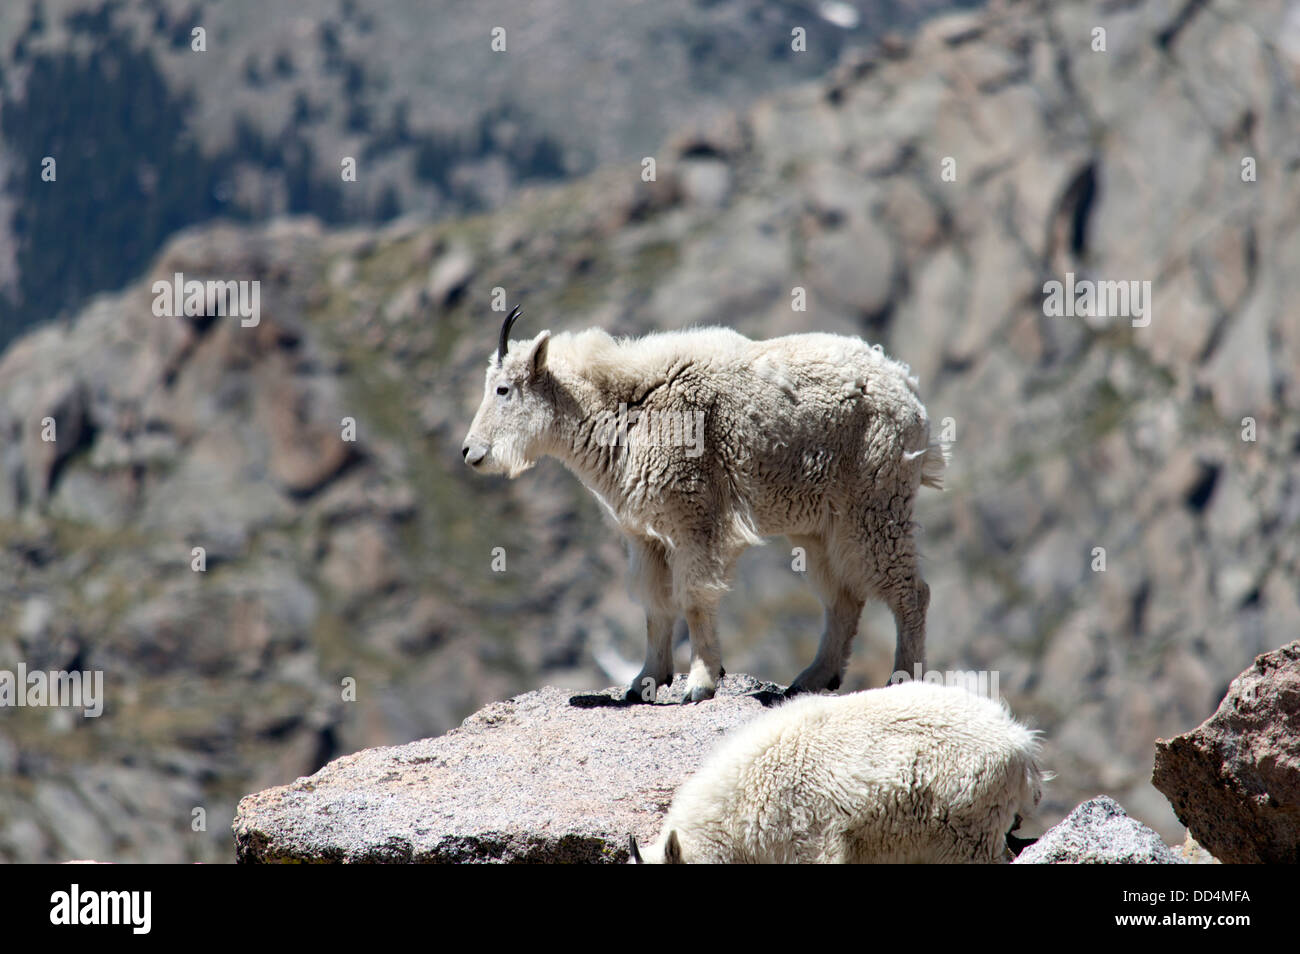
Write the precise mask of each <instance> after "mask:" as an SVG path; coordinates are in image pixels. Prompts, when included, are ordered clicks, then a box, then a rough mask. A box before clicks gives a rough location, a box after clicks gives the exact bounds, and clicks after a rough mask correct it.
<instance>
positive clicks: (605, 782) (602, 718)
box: [234, 675, 781, 863]
mask: <svg viewBox="0 0 1300 954" xmlns="http://www.w3.org/2000/svg"><path fill="white" fill-rule="evenodd" d="M685 682H686V677H685V676H684V675H679V676H678V677H677V680H676V682H675V683H674V684H673V685H672V686H671V687H666V688H661V689H660V691H659V698H660V700H661V702H660V704H658V705H632V706H629V705H625V704H624V703H622V701H621V697H622V693H623V691H622V690H621V689H610V690H607V691H605V692H601V693H575V692H573V691H572V690H566V689H556V688H554V687H547V688H545V689H539V690H537V691H535V692H529V693H526V694H524V695H522V696H516V697H515V698H513V699H510V700H508V701H506V702H496V703H492V704H491V705H489V706H487V707H485V708H483V709H481V710H479V711H478V712H476V713H475V714H474V715H472V716H470V717H469V718H468V719H466V720H465V721H464V723H462V724H461V725H460V727H459V728H455V729H452V730H451V731H450V732H448V733H446V734H445V735H442V736H439V737H438V738H434V739H422V740H421V741H419V742H412V743H410V744H408V745H402V746H397V747H393V748H379V749H367V750H366V751H363V752H358V753H356V754H355V755H349V756H345V757H344V758H341V759H336V760H335V761H333V762H331V763H330V764H329V765H327V766H325V767H324V768H323V769H321V770H320V771H319V772H317V773H316V774H315V775H312V776H310V777H308V778H300V779H298V780H297V781H296V782H294V783H293V784H291V785H284V786H280V787H278V788H272V789H268V790H267V791H264V792H258V793H257V794H255V795H249V796H248V797H247V798H245V799H243V800H242V801H241V802H240V803H239V809H238V812H237V813H236V816H235V823H234V832H235V844H236V847H237V850H238V857H239V860H240V861H241V862H249V863H252V862H294V861H334V862H435V863H452V862H536V863H564V862H606V863H618V862H623V861H626V860H627V839H628V835H629V834H634V835H636V837H637V839H638V840H640V841H641V842H643V843H644V842H646V841H649V840H652V839H653V838H654V837H655V836H656V835H657V834H658V825H659V820H660V818H661V817H662V816H663V814H664V813H665V812H666V811H667V810H668V806H669V804H670V803H671V802H672V797H673V793H674V792H675V791H676V790H677V786H678V785H680V784H681V782H682V781H684V780H685V779H686V777H687V776H689V775H690V774H691V773H693V772H694V771H695V769H696V768H698V767H699V765H700V763H701V761H702V760H703V759H704V758H705V757H706V756H707V755H708V753H709V752H710V751H711V750H712V748H713V746H714V745H715V744H716V743H717V742H718V740H719V739H720V738H721V737H722V736H723V734H724V733H726V731H727V730H728V729H731V728H732V727H734V726H737V725H740V724H741V723H743V722H746V721H748V720H749V719H752V718H754V717H755V716H756V715H758V714H759V713H761V712H762V711H763V708H764V706H763V700H764V699H766V700H769V701H771V700H772V699H774V698H775V697H776V696H777V694H778V693H779V692H780V690H781V687H780V686H777V685H775V684H772V683H764V682H760V681H759V680H756V679H754V678H752V677H750V676H745V675H729V676H727V677H725V678H724V679H723V680H722V684H721V688H720V690H719V692H718V695H717V697H716V698H714V699H713V700H712V701H711V702H709V703H708V704H707V705H680V704H677V702H676V700H679V699H680V698H681V695H682V691H683V687H684V685H685ZM669 700H672V701H671V702H670V701H669Z"/></svg>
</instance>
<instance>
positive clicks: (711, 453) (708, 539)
mask: <svg viewBox="0 0 1300 954" xmlns="http://www.w3.org/2000/svg"><path fill="white" fill-rule="evenodd" d="M518 315H519V309H518V308H516V309H515V310H514V311H512V312H511V313H510V315H509V316H508V317H507V318H506V320H505V322H504V323H503V325H502V327H501V337H500V340H499V342H498V345H497V351H496V354H495V355H494V356H493V357H492V358H491V359H490V360H489V362H488V369H487V382H486V385H485V388H484V393H483V403H482V405H480V407H479V409H478V413H477V414H476V415H475V416H474V421H473V423H472V424H471V425H470V429H469V434H468V435H467V436H466V438H465V442H464V445H463V447H462V450H461V453H462V456H463V457H464V459H465V462H466V463H467V464H469V465H470V466H471V467H473V468H474V469H476V470H479V471H482V472H486V473H504V474H506V475H508V476H510V477H515V476H517V475H518V474H520V473H522V472H523V471H524V470H526V469H528V468H529V467H531V466H532V465H533V464H534V463H535V462H536V460H537V459H538V458H539V457H540V456H542V455H546V454H549V455H551V456H554V457H557V458H559V459H560V460H561V461H562V462H563V463H564V464H565V465H566V466H567V467H568V468H569V469H570V470H572V471H573V472H574V473H575V474H576V475H577V476H578V478H579V479H580V480H581V481H582V482H583V483H584V484H585V485H586V486H587V487H588V489H590V490H591V491H592V493H594V494H595V496H596V498H597V499H598V500H599V501H600V502H601V504H603V505H604V508H605V510H606V511H607V512H608V513H609V514H610V516H612V518H613V519H614V521H615V522H616V523H617V524H618V526H619V527H620V528H621V529H622V531H623V533H624V534H625V535H626V537H627V540H628V545H629V549H630V551H631V563H632V577H633V591H634V593H635V595H636V596H637V597H638V599H639V600H640V601H641V602H642V603H643V605H644V606H645V610H646V625H647V650H646V660H645V666H644V668H643V669H642V670H641V672H640V674H638V675H637V677H636V678H635V680H634V681H633V684H632V686H631V688H630V689H629V690H628V692H627V698H628V700H629V701H638V700H641V701H649V702H653V701H655V690H656V689H657V688H658V687H659V686H662V685H666V684H668V683H671V682H672V678H673V661H672V631H673V623H674V622H675V621H676V619H677V617H678V616H679V615H685V617H686V622H687V624H688V626H689V628H690V639H691V667H690V674H689V677H688V680H687V683H686V697H685V699H684V700H683V701H694V702H698V701H700V700H703V699H707V698H710V697H711V696H712V695H713V693H714V690H715V689H716V687H717V683H718V680H719V679H720V678H721V677H722V675H723V669H722V655H721V652H720V651H719V648H718V640H717V635H716V633H715V630H714V621H715V616H716V610H717V605H718V601H719V599H720V597H721V595H722V593H723V592H724V591H725V590H726V589H727V585H728V581H729V579H730V576H731V572H732V569H733V567H734V566H735V564H736V560H737V559H738V558H739V557H740V554H741V553H742V552H743V551H744V550H745V549H746V548H747V547H749V546H752V545H754V544H758V543H762V537H764V536H770V535H773V534H785V535H786V536H788V537H789V538H790V540H791V541H792V542H793V543H794V544H795V545H796V546H797V547H801V548H802V549H803V551H804V553H805V554H806V560H807V567H808V569H809V571H810V576H811V577H812V582H813V585H814V586H815V587H816V588H817V590H818V592H819V594H820V596H821V598H822V601H823V603H824V604H825V608H826V619H825V630H824V632H823V634H822V639H821V645H820V647H819V648H818V650H817V656H816V658H815V659H814V660H813V662H812V664H811V665H810V666H809V667H808V668H807V669H805V670H804V671H803V672H802V673H801V674H800V675H799V677H798V678H797V679H795V681H794V683H793V684H792V685H791V687H790V692H791V693H792V694H794V693H797V692H800V691H805V690H808V691H816V690H821V689H835V688H837V687H838V686H839V684H840V680H841V678H842V676H843V674H844V669H845V667H846V666H847V665H848V655H849V650H850V647H851V645H852V642H853V637H854V636H855V635H856V634H857V628H858V617H859V616H860V615H861V612H862V607H863V604H864V602H865V601H866V600H867V599H868V598H870V597H875V598H879V599H882V600H884V601H885V602H886V603H887V604H888V605H889V607H890V609H891V610H892V611H893V614H894V619H895V622H896V625H897V630H898V641H897V649H896V652H895V656H894V668H895V670H899V669H901V670H905V671H907V672H912V670H913V667H914V666H915V665H916V664H917V663H921V664H924V662H925V614H926V609H927V607H928V606H929V601H930V588H929V587H928V586H927V585H926V583H925V581H924V580H923V579H922V578H921V572H920V569H919V567H918V564H917V552H916V545H915V542H914V540H913V524H912V503H913V500H914V498H915V496H916V491H917V488H918V487H919V486H920V485H921V484H926V485H928V486H931V487H939V486H941V477H942V474H943V469H944V466H945V464H946V461H947V448H946V447H945V446H943V445H941V444H939V443H938V442H937V441H931V440H930V422H929V418H928V417H927V416H926V412H925V408H924V407H923V406H922V405H921V402H920V401H919V400H918V399H917V396H916V379H915V378H913V377H911V376H910V374H909V371H908V368H907V367H906V365H903V364H900V363H898V362H896V361H892V360H890V359H889V358H887V357H885V356H884V354H883V353H882V351H881V350H880V348H879V347H878V346H877V347H872V346H870V345H868V344H866V343H865V342H863V341H861V340H860V339H857V338H848V337H842V336H839V335H830V334H800V335H789V336H787V337H784V338H773V339H771V340H769V341H751V340H750V339H748V338H746V337H744V336H743V335H740V334H738V333H736V332H735V331H731V330H729V329H726V328H700V329H694V330H691V331H679V332H664V333H659V334H651V335H647V336H646V337H643V338H637V339H631V340H628V339H622V340H616V339H614V338H612V337H610V336H609V335H608V334H606V333H605V332H603V331H600V330H598V329H592V330H588V331H583V332H578V333H567V332H566V333H562V334H558V335H555V336H552V335H551V334H550V332H548V331H543V332H542V333H541V334H539V335H538V336H537V337H536V338H534V339H532V340H531V341H527V342H522V343H520V342H510V341H509V340H508V339H509V334H510V329H511V327H512V325H513V324H514V321H515V320H516V319H517V318H518Z"/></svg>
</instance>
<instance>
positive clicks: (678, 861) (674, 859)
mask: <svg viewBox="0 0 1300 954" xmlns="http://www.w3.org/2000/svg"><path fill="white" fill-rule="evenodd" d="M664 864H666V865H684V864H686V862H685V860H683V858H682V843H681V841H680V840H679V839H678V838H677V829H676V828H674V829H673V830H672V831H670V832H669V833H668V841H667V842H666V843H665V844H664Z"/></svg>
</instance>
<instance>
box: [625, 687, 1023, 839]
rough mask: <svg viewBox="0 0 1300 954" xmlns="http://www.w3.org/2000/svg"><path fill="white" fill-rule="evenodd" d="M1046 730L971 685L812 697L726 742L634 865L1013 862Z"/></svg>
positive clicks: (787, 705) (786, 706) (680, 797)
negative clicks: (1011, 841)
mask: <svg viewBox="0 0 1300 954" xmlns="http://www.w3.org/2000/svg"><path fill="white" fill-rule="evenodd" d="M1036 735H1037V734H1036V733H1035V732H1033V731H1031V730H1030V729H1027V728H1025V727H1024V726H1023V725H1021V724H1020V723H1018V722H1016V721H1015V720H1014V719H1013V718H1012V717H1011V715H1010V714H1009V713H1008V712H1007V711H1006V709H1005V708H1004V707H1003V706H1002V705H1000V704H999V703H997V702H994V701H993V700H991V699H987V698H985V697H983V696H977V695H975V694H973V693H971V692H969V691H967V690H966V689H964V688H962V687H960V686H939V685H931V684H929V683H925V682H904V683H902V684H900V685H896V686H890V687H888V688H885V689H870V690H868V691H866V692H856V693H853V694H852V695H847V696H804V697H801V698H799V699H795V700H793V701H791V702H787V703H785V704H784V705H781V706H780V707H778V708H777V709H775V710H774V711H772V712H768V713H764V714H763V715H761V716H759V717H758V718H756V719H754V721H752V722H749V723H746V724H745V725H743V726H741V727H740V728H738V729H736V730H735V731H734V732H732V733H731V735H729V736H728V737H727V738H725V739H724V740H723V741H722V743H721V745H720V746H719V747H718V749H717V750H716V751H715V752H714V753H713V754H712V755H711V756H710V757H709V758H708V760H707V761H706V762H705V763H704V765H703V766H702V767H701V768H700V770H699V771H698V772H696V773H695V775H693V776H691V778H689V779H688V780H687V781H686V782H685V783H684V784H683V785H682V787H681V788H680V789H678V791H677V795H676V797H674V799H673V803H672V807H671V808H670V809H669V810H668V816H667V818H666V819H665V820H664V825H663V830H662V833H661V834H660V836H659V839H658V840H657V841H656V842H655V844H654V845H652V846H650V847H648V848H647V849H646V850H645V853H644V855H642V853H641V851H640V850H639V849H638V847H637V844H636V840H635V838H633V839H630V840H629V841H630V848H631V854H632V861H633V862H646V863H664V864H674V863H676V864H681V863H691V862H693V863H716V864H799V863H812V862H817V863H859V864H860V863H880V862H884V863H937V862H946V863H969V862H984V863H989V862H996V861H1003V860H1007V854H1008V852H1007V835H1008V832H1009V831H1011V830H1013V829H1014V826H1015V825H1016V823H1017V821H1018V818H1019V816H1021V815H1028V814H1030V813H1031V812H1032V811H1033V810H1034V808H1036V807H1037V805H1038V801H1039V799H1040V798H1041V796H1042V783H1043V781H1044V775H1043V773H1042V772H1041V771H1040V769H1039V767H1038V741H1037V738H1036Z"/></svg>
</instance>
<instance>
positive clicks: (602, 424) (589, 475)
mask: <svg viewBox="0 0 1300 954" xmlns="http://www.w3.org/2000/svg"><path fill="white" fill-rule="evenodd" d="M555 385H556V387H555V407H556V419H555V425H554V427H553V429H552V439H551V440H550V442H549V446H548V447H547V448H546V453H548V454H550V455H551V456H552V457H556V458H558V459H559V460H560V461H561V462H562V463H563V464H564V465H565V466H566V467H568V468H569V469H570V470H571V471H573V473H574V474H576V475H577V477H578V479H579V480H581V481H582V482H583V483H584V484H585V485H586V486H587V487H588V488H590V489H591V490H593V491H595V492H596V493H597V494H599V495H600V497H601V498H602V499H603V500H605V501H606V502H607V503H608V504H610V505H612V506H614V507H615V508H616V509H617V507H618V505H619V503H620V502H621V489H620V488H621V484H622V473H623V468H624V466H625V462H626V452H627V447H626V445H625V444H623V443H618V444H615V443H612V442H611V441H610V437H611V434H610V425H611V422H614V421H617V418H618V403H617V402H616V401H611V399H610V397H609V395H607V394H602V393H601V392H600V391H599V390H598V389H597V388H595V387H594V386H593V385H592V384H591V383H590V382H588V381H586V380H585V379H583V378H581V377H579V376H578V375H575V374H565V375H557V376H556V378H555Z"/></svg>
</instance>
